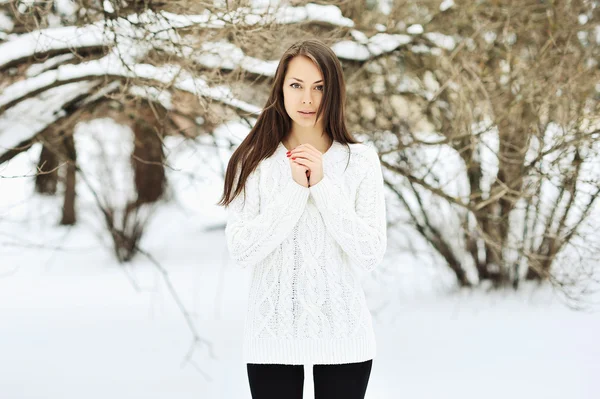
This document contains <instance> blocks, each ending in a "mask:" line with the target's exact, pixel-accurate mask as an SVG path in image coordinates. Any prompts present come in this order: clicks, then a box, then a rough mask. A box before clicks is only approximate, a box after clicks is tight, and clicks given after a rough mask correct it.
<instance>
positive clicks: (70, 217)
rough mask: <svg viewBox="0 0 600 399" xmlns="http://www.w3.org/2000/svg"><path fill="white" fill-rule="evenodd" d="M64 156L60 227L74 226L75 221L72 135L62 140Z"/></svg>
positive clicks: (73, 144) (74, 159) (75, 169)
mask: <svg viewBox="0 0 600 399" xmlns="http://www.w3.org/2000/svg"><path fill="white" fill-rule="evenodd" d="M63 143H64V149H65V154H66V156H67V165H66V173H65V199H64V203H63V214H62V220H61V221H60V224H61V225H74V224H75V222H76V221H77V219H76V215H75V194H76V191H75V182H76V172H77V168H76V161H77V153H76V152H75V142H74V139H73V135H68V136H67V137H65V138H64V139H63Z"/></svg>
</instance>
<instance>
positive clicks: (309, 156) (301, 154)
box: [290, 150, 318, 162]
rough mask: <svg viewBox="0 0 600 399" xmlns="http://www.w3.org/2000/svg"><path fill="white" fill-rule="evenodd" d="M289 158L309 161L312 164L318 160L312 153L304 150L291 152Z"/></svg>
mask: <svg viewBox="0 0 600 399" xmlns="http://www.w3.org/2000/svg"><path fill="white" fill-rule="evenodd" d="M290 158H304V159H310V160H311V161H313V162H315V161H316V160H317V159H318V158H317V155H316V154H314V153H312V152H308V151H306V150H301V151H297V152H292V153H290Z"/></svg>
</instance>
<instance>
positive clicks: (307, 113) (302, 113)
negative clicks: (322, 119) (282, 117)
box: [298, 111, 315, 118]
mask: <svg viewBox="0 0 600 399" xmlns="http://www.w3.org/2000/svg"><path fill="white" fill-rule="evenodd" d="M298 113H299V114H300V115H302V116H303V117H305V118H308V117H311V116H313V115H314V114H315V112H302V111H298Z"/></svg>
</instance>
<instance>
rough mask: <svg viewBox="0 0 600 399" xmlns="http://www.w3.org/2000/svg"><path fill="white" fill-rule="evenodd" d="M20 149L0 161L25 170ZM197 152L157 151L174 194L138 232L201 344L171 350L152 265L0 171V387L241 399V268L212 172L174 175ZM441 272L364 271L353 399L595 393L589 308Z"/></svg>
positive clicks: (170, 308) (168, 308)
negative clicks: (360, 385) (361, 395)
mask: <svg viewBox="0 0 600 399" xmlns="http://www.w3.org/2000/svg"><path fill="white" fill-rule="evenodd" d="M35 151H39V149H38V150H36V149H32V150H31V151H30V152H29V153H25V154H21V155H19V156H18V157H17V158H15V159H14V160H13V161H11V162H10V163H9V164H8V165H7V166H6V165H2V166H1V167H0V175H1V176H20V175H23V174H28V173H29V174H31V173H32V172H33V170H32V165H35V162H36V154H37V153H35ZM80 155H81V154H80ZM204 162H206V158H205V156H204V155H203V154H200V153H199V152H198V153H194V152H190V153H188V156H187V158H186V159H183V158H182V157H179V158H178V159H176V160H173V164H174V165H175V166H176V168H180V169H181V170H170V171H169V176H171V177H173V176H182V177H181V178H180V179H178V180H173V187H172V190H174V191H175V192H177V198H178V200H177V201H176V202H171V203H169V204H165V205H163V206H162V207H161V208H160V209H159V210H158V212H157V213H156V215H155V217H154V218H153V219H152V222H151V224H150V226H149V228H148V230H147V233H146V235H145V237H144V239H143V240H142V243H141V246H142V247H143V248H145V249H147V250H148V251H149V252H150V253H151V254H152V255H153V256H154V257H155V259H156V260H157V261H158V262H160V264H161V265H162V266H163V267H164V268H165V269H166V270H167V271H168V273H169V278H170V279H171V281H172V283H173V285H174V287H175V288H176V290H177V292H178V293H179V295H181V298H182V300H183V303H184V305H185V307H186V309H187V310H188V311H189V312H191V315H192V318H193V320H194V323H195V325H196V328H197V330H198V331H199V333H200V334H201V336H202V338H203V339H206V340H207V341H209V342H210V343H211V344H212V351H213V353H214V355H215V358H214V359H213V358H210V356H209V350H208V348H207V347H206V346H203V345H200V346H199V347H198V348H197V349H196V350H195V351H194V352H193V355H192V356H191V359H190V361H186V355H187V353H188V350H189V348H190V345H191V340H192V335H191V333H190V330H189V327H188V325H187V324H186V322H185V319H184V317H183V315H182V314H181V312H180V310H179V309H178V307H177V305H176V303H175V301H174V300H173V297H172V296H171V294H170V292H169V290H168V289H167V286H166V285H165V282H164V280H163V278H162V275H161V274H160V272H159V271H158V270H157V268H156V267H155V266H154V265H153V264H152V263H151V262H150V261H148V260H147V259H145V258H144V257H143V256H139V257H138V258H136V260H135V261H134V262H133V263H132V264H131V265H128V266H121V265H119V264H117V263H116V262H115V260H114V258H113V256H112V255H111V253H110V248H109V247H108V245H107V240H106V238H105V237H104V238H103V239H102V240H101V239H100V238H99V236H98V234H102V233H101V231H100V230H99V229H98V227H97V226H98V222H96V223H95V224H94V222H93V221H94V217H93V213H92V211H91V209H92V208H91V207H90V206H89V204H88V205H85V204H83V203H80V204H79V208H78V211H79V212H80V214H79V217H80V219H81V224H80V225H78V226H76V227H72V228H68V227H57V226H56V222H57V221H58V220H59V215H60V204H61V202H60V198H55V199H53V198H40V197H39V196H36V195H33V194H32V191H33V188H32V182H31V179H29V178H4V179H0V398H2V399H5V398H6V399H21V398H40V399H41V398H43V399H50V398H52V399H71V398H73V399H75V398H77V399H79V398H86V399H95V398H98V399H105V398H114V399H130V398H145V399H154V398H156V399H158V398H161V399H162V398H165V399H167V398H168V399H187V398H190V399H191V398H195V399H197V398H208V399H213V398H215V399H216V398H224V399H225V398H226V399H237V398H240V399H242V398H250V391H249V388H248V382H247V376H246V369H245V365H244V364H243V363H242V361H241V349H242V348H241V344H242V341H241V339H242V328H243V319H244V312H245V306H246V295H247V290H248V284H249V276H250V271H249V270H240V269H237V268H236V267H235V266H234V264H233V261H232V260H230V259H229V256H228V253H227V249H226V244H225V239H224V232H223V229H222V227H223V223H224V221H225V213H224V211H223V210H222V209H221V208H219V207H215V206H212V205H211V204H213V203H215V202H217V200H218V199H219V196H220V194H221V192H220V186H219V184H218V183H219V182H218V180H214V179H213V180H212V183H215V184H210V182H199V181H196V180H190V179H189V178H188V177H185V178H184V177H183V176H186V175H185V172H190V171H194V172H197V173H200V174H201V172H199V171H200V170H201V169H199V166H201V165H206V164H205V163H204ZM206 169H207V173H206V175H207V176H208V175H210V174H211V173H213V174H214V170H213V171H212V172H210V167H206ZM79 189H81V190H83V186H80V187H79ZM86 198H88V197H87V196H86V195H85V194H82V201H80V202H83V199H86ZM211 227H216V228H213V229H211ZM219 227H220V228H219ZM103 243H104V244H103ZM444 276H445V274H444V273H442V269H440V267H439V266H434V265H431V264H429V263H427V262H425V261H419V262H417V261H415V260H414V258H412V257H409V256H407V255H404V254H394V253H393V251H390V255H389V257H388V258H387V259H386V261H385V264H382V265H381V267H379V268H378V269H377V270H376V271H375V272H373V273H371V274H370V275H368V276H367V277H366V278H365V290H366V292H367V296H368V301H369V304H370V306H371V307H372V312H373V315H374V321H375V331H376V334H377V338H378V356H377V358H376V359H375V361H374V363H373V370H372V374H371V380H370V382H369V387H368V389H367V396H366V397H367V399H396V398H398V399H400V398H410V399H428V398H432V399H433V398H435V399H454V398H456V399H471V398H472V399H475V398H477V399H479V398H486V399H507V398H510V399H521V398H523V399H534V398H535V399H537V398H540V399H551V398H556V399H559V398H560V399H564V398H573V399H596V398H598V397H600V379H598V375H600V339H599V337H600V315H599V314H598V313H592V314H590V313H583V312H574V311H571V310H569V309H567V308H566V307H565V306H564V305H562V304H561V303H560V302H559V301H558V299H556V298H554V297H553V296H552V293H551V292H550V291H549V290H547V289H546V290H537V291H536V290H532V289H531V288H529V287H526V288H525V289H524V290H523V291H522V292H520V293H518V294H502V293H494V294H484V293H482V292H478V291H477V292H455V293H452V292H451V290H450V289H448V287H449V283H448V282H447V278H446V277H444ZM304 397H305V398H313V395H312V371H311V368H310V367H306V373H305V396H304Z"/></svg>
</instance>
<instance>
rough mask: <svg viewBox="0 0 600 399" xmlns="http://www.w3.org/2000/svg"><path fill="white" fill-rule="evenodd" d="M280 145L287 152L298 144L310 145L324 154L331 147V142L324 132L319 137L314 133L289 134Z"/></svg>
mask: <svg viewBox="0 0 600 399" xmlns="http://www.w3.org/2000/svg"><path fill="white" fill-rule="evenodd" d="M282 143H283V145H284V146H285V147H286V148H287V149H288V150H291V149H293V148H295V147H297V146H299V145H300V144H310V145H312V146H313V147H315V148H316V149H317V150H319V151H321V153H325V152H326V151H327V150H328V149H329V147H331V144H332V140H331V139H330V138H329V136H328V135H327V133H325V132H323V133H321V135H319V134H318V133H314V132H304V133H297V132H291V133H289V134H288V135H287V136H286V137H285V138H284V139H283V140H282Z"/></svg>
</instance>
